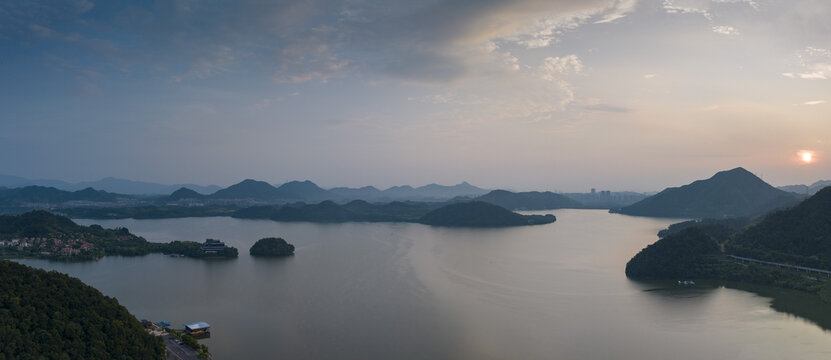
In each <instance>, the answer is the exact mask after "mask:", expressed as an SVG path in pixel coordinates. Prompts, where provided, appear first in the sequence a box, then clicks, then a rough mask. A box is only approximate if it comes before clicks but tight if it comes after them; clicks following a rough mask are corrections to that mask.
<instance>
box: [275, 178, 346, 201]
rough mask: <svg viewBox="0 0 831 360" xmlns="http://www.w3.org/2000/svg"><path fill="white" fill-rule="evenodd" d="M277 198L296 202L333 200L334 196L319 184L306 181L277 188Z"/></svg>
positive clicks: (292, 182)
mask: <svg viewBox="0 0 831 360" xmlns="http://www.w3.org/2000/svg"><path fill="white" fill-rule="evenodd" d="M276 194H277V198H279V199H283V200H294V201H323V200H332V199H333V198H334V196H333V195H332V194H331V193H329V192H328V191H326V190H323V189H322V188H320V187H319V186H317V184H315V183H313V182H311V181H309V180H306V181H289V182H287V183H285V184H283V185H280V187H278V188H277V193H276Z"/></svg>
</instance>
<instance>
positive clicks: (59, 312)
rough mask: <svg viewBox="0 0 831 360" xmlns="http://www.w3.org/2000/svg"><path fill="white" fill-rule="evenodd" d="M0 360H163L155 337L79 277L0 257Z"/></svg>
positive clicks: (162, 349)
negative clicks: (0, 258)
mask: <svg viewBox="0 0 831 360" xmlns="http://www.w3.org/2000/svg"><path fill="white" fill-rule="evenodd" d="M0 339H2V341H0V359H102V360H104V359H163V358H164V345H162V342H161V340H160V339H158V338H155V337H153V336H151V335H150V334H148V333H147V332H145V331H144V329H143V328H142V326H141V324H140V323H139V321H138V320H136V318H135V317H133V315H131V314H130V313H129V312H128V311H127V309H125V308H124V307H123V306H121V305H119V303H118V301H117V300H116V299H114V298H111V297H107V296H104V295H102V294H101V293H100V292H99V291H98V290H96V289H94V288H92V287H90V286H88V285H86V284H84V283H82V282H81V281H80V280H78V279H75V278H72V277H69V276H67V275H64V274H60V273H57V272H54V271H53V272H46V271H44V270H38V269H34V268H31V267H28V266H25V265H21V264H18V263H14V262H10V261H5V260H2V261H0Z"/></svg>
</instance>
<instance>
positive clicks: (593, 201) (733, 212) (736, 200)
mask: <svg viewBox="0 0 831 360" xmlns="http://www.w3.org/2000/svg"><path fill="white" fill-rule="evenodd" d="M19 179H21V178H16V177H8V176H5V177H0V181H5V182H6V183H9V182H15V181H20V180H19ZM104 180H107V179H104ZM104 180H102V184H108V183H109V184H113V183H121V184H136V183H138V184H145V185H146V184H148V183H140V182H132V181H129V180H124V181H120V180H118V179H115V180H114V181H104ZM116 180H117V181H116ZM63 184H64V185H66V184H68V183H63ZM823 184H825V182H822V181H821V182H817V183H815V184H813V185H811V186H810V187H808V186H805V188H804V189H803V188H800V189H801V191H813V190H812V189H811V188H812V187H819V186H821V185H823ZM142 186H144V185H142ZM154 186H155V187H153V189H156V190H154V191H158V190H159V189H162V187H167V186H168V185H160V184H155V185H154ZM135 189H138V188H134V190H135ZM200 189H201V190H203V191H204V190H205V187H201V188H200ZM169 194H170V195H155V196H151V195H146V194H145V195H132V194H129V193H116V192H110V191H104V190H100V189H93V188H91V187H89V188H85V189H83V190H76V191H65V190H61V189H58V188H54V187H44V186H26V187H20V188H11V189H7V188H0V210H2V211H3V212H19V211H22V210H25V209H27V208H70V207H75V208H78V207H88V206H92V207H99V208H106V207H112V208H115V207H136V206H144V207H147V209H145V210H146V212H148V213H151V214H157V213H161V214H167V213H168V212H166V211H165V212H158V211H157V210H158V209H157V208H158V207H160V206H162V207H164V206H167V207H170V206H186V207H190V208H193V207H194V206H214V207H217V206H218V207H223V208H225V209H224V210H223V212H221V213H224V212H227V211H230V210H229V208H241V207H247V206H256V205H280V204H292V203H306V204H318V203H321V202H324V201H332V202H334V203H337V204H347V203H349V202H352V201H355V200H360V201H364V202H368V203H374V204H381V203H391V202H396V201H409V202H428V203H444V202H451V203H453V202H466V201H483V202H487V203H490V204H494V205H498V206H501V207H504V208H506V209H509V210H548V209H561V208H606V209H610V208H611V209H615V210H613V211H614V212H620V213H623V214H628V215H640V216H654V217H686V218H725V217H753V216H759V215H763V214H766V213H768V212H770V211H772V210H774V209H778V208H781V207H787V206H790V205H793V204H795V203H796V202H797V201H799V200H800V199H802V198H804V197H806V195H799V194H795V193H792V192H787V191H783V190H780V189H776V188H774V187H772V186H770V185H768V184H767V183H765V182H764V181H762V180H761V179H759V178H758V177H756V176H755V175H753V174H752V173H750V172H749V171H747V170H745V169H743V168H735V169H732V170H728V171H722V172H719V173H717V174H715V175H714V176H713V177H711V178H709V179H706V180H699V181H695V182H693V183H691V184H689V185H685V186H681V187H677V188H668V189H665V190H664V191H661V192H660V193H657V194H655V195H653V196H650V197H648V196H647V195H645V194H639V193H627V192H616V193H612V192H609V191H599V192H594V191H593V192H591V193H584V194H558V193H553V192H540V191H529V192H511V191H506V190H493V191H489V190H486V189H482V188H479V187H476V186H473V185H471V184H469V183H467V182H462V183H460V184H457V185H452V186H445V185H438V184H429V185H425V186H421V187H412V186H394V187H390V188H388V189H385V190H380V189H378V188H375V187H372V186H366V187H361V188H347V187H336V188H332V189H324V188H321V187H320V186H318V185H317V184H315V183H313V182H311V181H309V180H305V181H290V182H287V183H284V184H281V185H279V186H275V185H272V184H269V183H267V182H265V181H258V180H253V179H246V180H243V181H241V182H239V183H237V184H234V185H231V186H228V187H227V188H218V189H217V190H216V191H214V192H211V193H208V194H205V193H202V192H200V191H197V190H195V189H191V188H190V187H188V186H180V187H178V188H177V189H174V190H171V191H170V192H169ZM168 210H169V209H168ZM170 213H175V214H190V213H193V212H192V211H185V212H182V211H178V210H177V211H173V212H170ZM214 213H215V212H214V211H206V212H201V213H199V214H202V215H200V216H208V214H214Z"/></svg>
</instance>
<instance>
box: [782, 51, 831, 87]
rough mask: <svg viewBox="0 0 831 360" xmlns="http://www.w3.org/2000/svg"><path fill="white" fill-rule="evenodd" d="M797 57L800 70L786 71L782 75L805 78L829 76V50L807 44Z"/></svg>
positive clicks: (830, 61)
mask: <svg viewBox="0 0 831 360" xmlns="http://www.w3.org/2000/svg"><path fill="white" fill-rule="evenodd" d="M797 59H798V61H799V66H800V67H801V68H802V71H800V72H786V73H782V76H785V77H789V78H792V79H796V78H799V79H807V80H827V79H829V78H831V50H828V49H823V48H819V47H815V46H809V47H806V48H805V49H804V50H802V51H801V52H800V53H799V54H797Z"/></svg>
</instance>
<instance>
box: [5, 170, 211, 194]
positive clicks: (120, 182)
mask: <svg viewBox="0 0 831 360" xmlns="http://www.w3.org/2000/svg"><path fill="white" fill-rule="evenodd" d="M32 185H37V186H44V187H54V188H56V189H60V190H64V191H77V190H82V189H85V188H88V187H91V188H94V189H98V190H102V191H107V192H111V193H118V194H129V195H161V194H169V193H170V192H172V191H174V190H176V189H178V188H180V187H186V188H189V189H194V190H196V191H197V192H199V193H201V194H210V193H212V192H214V191H217V190H219V189H220V188H219V186H216V185H209V186H201V185H195V184H173V185H166V184H158V183H152V182H146V181H134V180H127V179H119V178H114V177H106V178H103V179H100V180H96V181H83V182H79V183H70V182H66V181H62V180H50V179H35V180H32V179H26V178H22V177H19V176H11V175H2V174H0V186H3V187H7V188H15V187H25V186H32Z"/></svg>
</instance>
